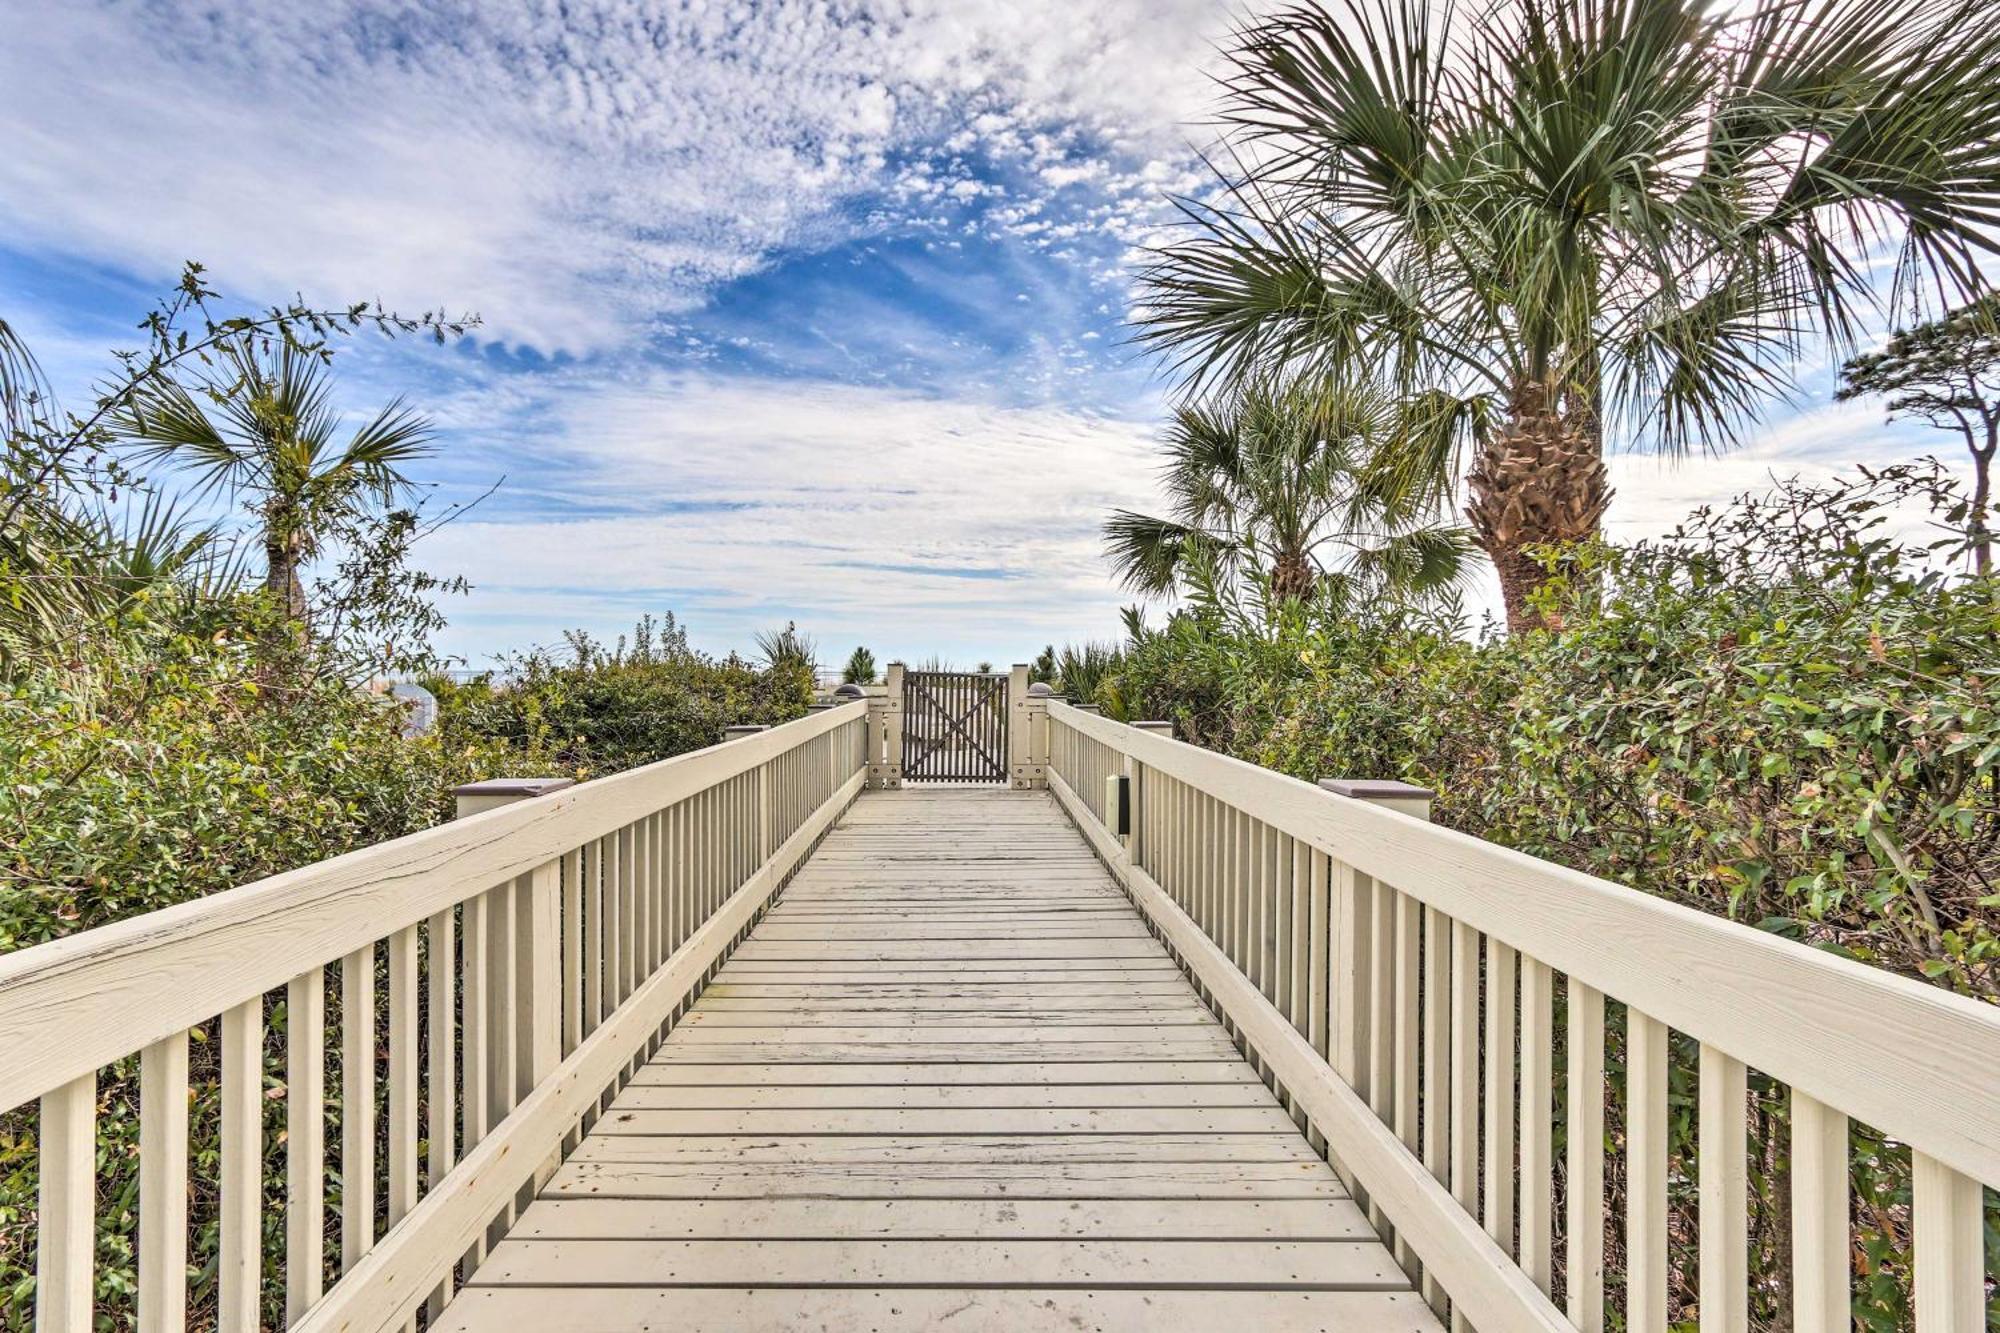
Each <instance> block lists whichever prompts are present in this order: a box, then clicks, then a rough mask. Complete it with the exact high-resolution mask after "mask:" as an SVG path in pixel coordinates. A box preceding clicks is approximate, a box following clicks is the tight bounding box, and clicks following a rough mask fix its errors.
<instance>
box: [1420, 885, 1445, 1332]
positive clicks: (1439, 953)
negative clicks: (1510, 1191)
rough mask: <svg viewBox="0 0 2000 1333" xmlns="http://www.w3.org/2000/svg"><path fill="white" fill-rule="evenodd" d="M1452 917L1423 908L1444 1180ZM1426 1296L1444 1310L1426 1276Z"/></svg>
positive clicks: (1428, 1054)
mask: <svg viewBox="0 0 2000 1333" xmlns="http://www.w3.org/2000/svg"><path fill="white" fill-rule="evenodd" d="M1451 934H1452V932H1451V918H1449V917H1447V916H1446V915H1445V914H1444V913H1443V912H1440V911H1439V910H1438V909H1437V908H1435V907H1425V908H1424V982H1423V987H1424V994H1423V1005H1424V1057H1423V1058H1424V1073H1423V1080H1424V1087H1423V1141H1424V1142H1423V1156H1424V1166H1425V1168H1426V1169H1428V1170H1429V1171H1430V1173H1431V1176H1432V1177H1433V1178H1434V1179H1435V1180H1437V1181H1438V1182H1439V1183H1441V1184H1445V1185H1449V1184H1450V1180H1451V1113H1450V1110H1449V1099H1450V1096H1451V1024H1450V1021H1449V1017H1448V1015H1449V1011H1450V1004H1451V998H1450V997H1451ZM1424 1300H1425V1301H1427V1302H1428V1303H1429V1304H1430V1306H1431V1308H1432V1309H1433V1310H1436V1311H1438V1312H1439V1313H1440V1314H1442V1313H1443V1312H1444V1304H1445V1298H1444V1289H1443V1288H1442V1287H1439V1286H1438V1285H1437V1282H1436V1281H1435V1280H1434V1279H1433V1278H1432V1277H1431V1276H1430V1275H1429V1274H1428V1273H1426V1274H1425V1275H1424Z"/></svg>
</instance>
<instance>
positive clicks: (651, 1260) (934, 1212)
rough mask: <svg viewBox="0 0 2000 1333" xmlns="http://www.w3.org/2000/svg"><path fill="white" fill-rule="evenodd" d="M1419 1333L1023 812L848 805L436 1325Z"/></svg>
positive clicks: (1296, 1137) (1405, 1299)
mask: <svg viewBox="0 0 2000 1333" xmlns="http://www.w3.org/2000/svg"><path fill="white" fill-rule="evenodd" d="M439 1326H440V1327H441V1328H445V1329H450V1330H454V1331H457V1333H490V1331H492V1330H506V1331H507V1333H527V1331H528V1330H566V1329H567V1330H585V1329H590V1330H598V1329H645V1328H656V1329H666V1328H672V1329H675V1330H687V1331H688V1333H694V1331H696V1330H704V1329H815V1330H818V1329H825V1330H884V1331H886V1330H891V1329H928V1328H946V1329H954V1330H959V1329H992V1330H1009V1333H1013V1331H1015V1330H1031V1329H1041V1328H1048V1329H1107V1330H1108V1329H1135V1330H1136V1329H1148V1330H1153V1329H1190V1330H1206V1329H1226V1328H1233V1329H1241V1330H1246V1331H1247V1330H1284V1329H1323V1330H1355V1331H1356V1333H1360V1331H1361V1330H1366V1331H1367V1333H1396V1331H1397V1330H1416V1329H1435V1328H1436V1327H1437V1324H1436V1323H1435V1321H1434V1320H1433V1319H1432V1318H1431V1316H1430V1312H1429V1311H1428V1310H1427V1309H1426V1307H1425V1306H1424V1305H1423V1303H1422V1302H1421V1301H1420V1300H1419V1299H1418V1298H1417V1297H1416V1296H1415V1295H1414V1294H1413V1293H1412V1292H1411V1291H1410V1287H1409V1283H1408V1282H1407V1280H1406V1279H1405V1278H1404V1276H1403V1274H1402V1272H1401V1271H1400V1270H1399V1269H1398V1268H1397V1266H1396V1264H1395V1263H1394V1261H1393V1260H1392V1259H1391V1257H1390V1255H1389V1253H1388V1252H1387V1250H1386V1249H1385V1248H1384V1247H1383V1246H1382V1245H1381V1243H1380V1242H1379V1241H1378V1240H1377V1239H1376V1238H1375V1235H1374V1233H1373V1232H1372V1231H1371V1230H1370V1229H1369V1227H1368V1224H1367V1221H1366V1219H1365V1218H1364V1217H1363V1216H1362V1214H1361V1212H1360V1211H1359V1210H1358V1209H1357V1208H1356V1207H1355V1206H1354V1204H1353V1203H1352V1202H1351V1201H1350V1200H1349V1199H1348V1197H1347V1194H1346V1191H1345V1190H1343V1189H1342V1187H1341V1184H1340V1182H1339V1180H1338V1179H1337V1178H1336V1177H1335V1176H1334V1174H1333V1172H1332V1171H1331V1170H1330V1169H1329V1168H1328V1167H1327V1166H1326V1164H1325V1163H1324V1162H1323V1161H1321V1160H1320V1159H1319V1158H1318V1157H1317V1156H1316V1155H1315V1154H1314V1153H1313V1151H1312V1150H1311V1148H1310V1147H1309V1146H1308V1145H1307V1143H1306V1140H1305V1138H1304V1137H1303V1136H1302V1135H1301V1134H1300V1133H1299V1131H1298V1129H1297V1128H1296V1126H1295V1125H1294V1124H1293V1122H1292V1121H1291V1119H1290V1118H1289V1117H1288V1116H1287V1115H1286V1114H1285V1113H1284V1111H1283V1110H1282V1109H1281V1108H1280V1107H1279V1106H1278V1104H1277V1102H1276V1101H1275V1100H1274V1099H1273V1097H1272V1095H1271V1094H1270V1092H1269V1091H1268V1090H1267V1089H1266V1088H1265V1087H1264V1085H1263V1084H1262V1083H1261V1082H1260V1081H1259V1080H1258V1079H1257V1077H1256V1075H1255V1074H1254V1073H1253V1072H1252V1071H1251V1069H1250V1068H1249V1066H1248V1065H1246V1064H1245V1063H1244V1062H1243V1060H1242V1058H1241V1057H1240V1056H1239V1054H1238V1053H1237V1051H1236V1049H1235V1047H1234V1046H1232V1045H1231V1044H1230V1042H1229V1040H1228V1039H1227V1037H1226V1036H1225V1034H1224V1032H1223V1030H1222V1028H1221V1026H1220V1025H1219V1024H1218V1023H1217V1022H1216V1021H1215V1019H1214V1018H1213V1017H1212V1016H1211V1015H1210V1013H1209V1011H1208V1010H1207V1009H1206V1008H1204V1007H1203V1006H1202V1005H1201V1004H1200V1003H1199V1002H1198V1001H1197V999H1196V997H1195V994H1194V992H1193V991H1192V990H1191V989H1190V987H1189V985H1188V983H1187V982H1186V981H1185V980H1184V979H1183V977H1182V975H1181V973H1180V972H1179V971H1178V970H1177V969H1176V968H1175V966H1174V965H1173V963H1172V962H1171V961H1170V960H1169V959H1168V957H1167V956H1166V954H1165V953H1164V952H1163V951H1162V949H1161V948H1160V946H1159V945H1158V944H1157V943H1156V942H1155V941H1154V940H1153V938H1152V937H1151V936H1150V935H1149V934H1148V933H1147V931H1146V929H1145V927H1144V925H1143V924H1142V922H1141V920H1140V918H1139V916H1138V915H1137V914H1136V913H1135V912H1134V911H1133V909H1132V907H1131V906H1130V905H1129V903H1128V902H1127V901H1126V899H1125V898H1124V896H1123V895H1122V894H1121V893H1120V892H1119V890H1118V889H1117V888H1116V887H1115V886H1114V884H1113V882H1112V880H1111V879H1110V877H1109V876H1108V875H1107V874H1106V872H1105V871H1104V869H1103V867H1102V866H1101V865H1100V864H1099V862H1098V861H1097V860H1096V859H1095V858H1094V857H1093V856H1092V855H1091V853H1090V851H1089V850H1088V848H1087V847H1086V846H1085V844H1084V842H1083V841H1082V839H1081V838H1080V837H1079V836H1078V834H1077V832H1076V831H1075V829H1074V828H1073V827H1072V826H1071V825H1070V823H1069V822H1068V820H1066V819H1065V818H1064V817H1063V815H1062V814H1061V812H1060V811H1059V810H1058V809H1057V808H1056V806H1055V805H1054V803H1053V801H1052V800H1051V799H1050V797H1049V796H1048V795H1047V794H1046V793H1041V792H1024V793H1012V792H1006V791H1000V790H991V789H987V790H979V789H950V788H946V789H932V790H929V791H910V790H906V791H903V792H886V793H869V794H867V795H864V796H863V797H862V798H861V799H860V801H859V802H857V804H856V805H855V806H854V808H853V809H852V810H851V811H850V812H849V813H848V814H847V816H846V817H845V818H844V819H843V820H842V821H841V823H840V824H839V825H838V827H837V828H836V829H835V830H834V831H833V833H832V834H831V835H830V836H829V837H828V838H827V839H826V841H825V842H824V843H823V844H822V845H821V846H820V848H819V849H818V851H817V852H815V853H814V855H813V856H812V858H811V860H810V861H809V862H807V864H806V866H805V867H804V869H803V870H802V871H801V872H800V874H799V875H798V877H797V878H796V879H795V880H794V881H793V883H792V884H791V886H790V887H789V888H788V889H787V890H786V891H785V893H784V896H783V897H782V899H781V900H780V901H779V903H778V905H777V906H776V907H775V908H774V909H773V910H772V911H771V912H770V913H769V915H767V916H766V917H765V918H764V919H763V921H762V922H761V923H760V924H759V925H758V927H757V928H756V930H755V932H754V933H753V934H752V935H751V937H750V938H749V940H748V941H747V942H746V943H745V944H744V945H743V946H742V947H741V948H739V949H738V950H737V951H736V953H735V954H734V955H733V956H732V958H731V959H730V961H729V962H728V964H727V965H726V966H725V967H724V968H723V970H722V971H721V972H720V973H719V974H718V976H717V978H716V981H715V983H714V984H712V985H711V986H709V988H708V989H707V990H706V991H705V992H704V993H703V995H702V997H701V999H700V1001H699V1002H698V1003H697V1004H696V1005H695V1007H694V1009H693V1010H692V1011H691V1012H690V1013H689V1014H688V1015H686V1016H685V1017H684V1018H683V1019H682V1021H681V1022H680V1023H679V1024H678V1025H677V1026H676V1027H675V1029H674V1030H673V1032H672V1034H671V1036H670V1037H669V1038H668V1039H667V1041H666V1043H665V1045H664V1046H662V1047H661V1048H660V1050H659V1051H658V1053H657V1054H656V1055H655V1056H654V1058H653V1059H652V1060H651V1062H650V1063H649V1064H648V1065H647V1066H646V1068H645V1069H643V1070H642V1071H641V1072H640V1073H639V1075H638V1076H637V1077H636V1078H635V1079H634V1080H633V1082H632V1083H631V1084H630V1085H629V1086H627V1087H626V1089H625V1090H624V1091H623V1093H622V1094H620V1096H619V1097H618V1098H617V1100H616V1102H615V1103H614V1104H613V1106H612V1107H611V1109H610V1111H609V1112H608V1113H607V1114H606V1115H604V1116H603V1117H602V1118H601V1119H600V1120H599V1121H598V1122H597V1123H596V1125H595V1126H594V1128H593V1130H592V1132H591V1133H590V1134H589V1135H588V1136H587V1137H586V1138H585V1139H584V1141H583V1143H582V1144H581V1145H580V1146H579V1148H578V1149H577V1150H576V1151H575V1152H574V1153H573V1154H572V1155H571V1156H570V1157H569V1159H568V1160H567V1161H566V1162H565V1163H564V1165H563V1166H562V1167H561V1169H560V1170H559V1171H558V1172H557V1173H556V1175H555V1176H554V1178H553V1179H552V1180H551V1181H550V1183H549V1184H548V1186H547V1187H546V1188H545V1189H544V1190H543V1191H542V1193H541V1196H540V1198H539V1199H538V1200H537V1202H535V1203H534V1204H533V1205H532V1206H531V1207H530V1208H529V1209H528V1210H527V1211H526V1212H525V1213H524V1214H523V1215H522V1217H521V1219H520V1220H519V1222H518V1223H517V1224H516V1225H515V1226H514V1228H513V1229H512V1231H511V1232H510V1233H509V1234H508V1236H507V1238H506V1239H505V1240H504V1241H502V1242H501V1243H500V1244H499V1245H498V1246H496V1247H495V1248H494V1250H493V1252H492V1255H491V1257H490V1258H489V1259H488V1260H487V1261H486V1263H485V1264H484V1265H483V1266H482V1267H480V1268H479V1270H478V1272H477V1275H476V1277H475V1280H474V1282H473V1284H472V1285H471V1286H470V1287H469V1288H467V1289H466V1290H465V1291H464V1292H463V1293H461V1294H460V1295H459V1297H458V1298H457V1299H456V1300H455V1301H454V1302H453V1303H452V1304H451V1306H450V1307H449V1309H448V1311H447V1314H446V1316H445V1318H444V1320H443V1321H442V1323H441V1324H440V1325H439Z"/></svg>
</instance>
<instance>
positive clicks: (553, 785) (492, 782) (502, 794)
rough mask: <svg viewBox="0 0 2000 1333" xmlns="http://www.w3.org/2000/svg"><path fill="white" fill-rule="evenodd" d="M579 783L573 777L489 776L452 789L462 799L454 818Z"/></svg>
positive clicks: (482, 811) (543, 794)
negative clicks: (482, 780)
mask: <svg viewBox="0 0 2000 1333" xmlns="http://www.w3.org/2000/svg"><path fill="white" fill-rule="evenodd" d="M575 785H576V781H575V779H573V778H488V779H486V781H484V782H468V783H466V784H464V785H463V786H459V787H453V788H452V789H451V794H452V795H453V796H454V797H456V798H457V799H458V810H457V813H456V814H455V815H454V816H453V817H454V818H457V819H464V818H465V817H466V816H467V815H479V814H484V813H485V812H486V811H488V810H498V809H499V808H500V807H501V806H503V805H512V804H514V802H516V801H526V800H531V799H533V798H534V797H537V796H547V795H549V794H550V793H552V792H559V791H561V790H563V789H564V788H565V787H574V786H575Z"/></svg>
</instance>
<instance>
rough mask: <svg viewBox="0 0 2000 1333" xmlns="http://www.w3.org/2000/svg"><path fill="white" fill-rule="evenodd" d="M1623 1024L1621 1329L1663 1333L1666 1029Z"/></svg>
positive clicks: (1635, 1016)
mask: <svg viewBox="0 0 2000 1333" xmlns="http://www.w3.org/2000/svg"><path fill="white" fill-rule="evenodd" d="M1625 1020H1626V1027H1625V1144H1626V1148H1625V1326H1626V1328H1628V1329H1630V1330H1632V1333H1666V1327H1667V1133H1668V1126H1667V1028H1666V1025H1665V1024H1664V1023H1661V1022H1659V1021H1658V1020H1656V1019H1654V1018H1652V1017H1650V1016H1648V1015H1646V1014H1642V1013H1640V1012H1639V1011H1638V1010H1637V1009H1633V1008H1630V1007H1628V1008H1627V1009H1626V1011H1625Z"/></svg>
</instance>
